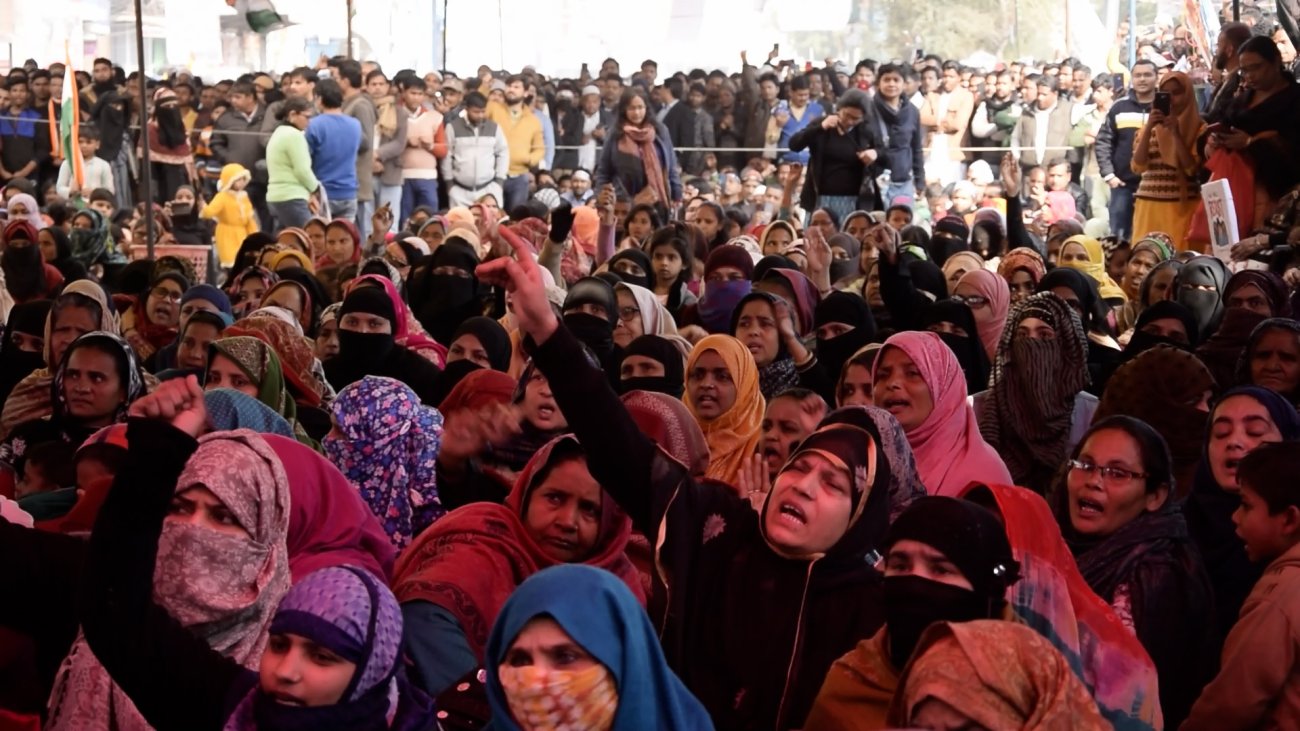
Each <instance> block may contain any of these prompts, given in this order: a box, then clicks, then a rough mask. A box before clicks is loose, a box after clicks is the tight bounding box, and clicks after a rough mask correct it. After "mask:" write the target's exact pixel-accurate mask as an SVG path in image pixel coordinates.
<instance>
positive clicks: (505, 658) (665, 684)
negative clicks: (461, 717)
mask: <svg viewBox="0 0 1300 731" xmlns="http://www.w3.org/2000/svg"><path fill="white" fill-rule="evenodd" d="M559 637H563V638H565V639H567V641H568V642H569V643H571V644H570V646H571V647H573V648H574V651H575V657H574V658H573V659H572V660H571V661H567V662H564V663H555V662H553V661H551V660H550V659H549V658H547V656H546V655H545V654H544V653H543V652H541V651H539V650H540V644H539V643H552V642H554V641H555V639H557V638H559ZM486 658H487V662H486V668H485V669H486V671H487V694H488V699H489V701H490V702H491V704H492V727H493V728H499V729H502V730H503V731H521V729H535V728H551V727H558V726H561V725H565V724H578V725H580V726H581V727H582V728H584V729H592V730H593V731H597V730H599V731H604V730H606V729H618V731H711V729H712V728H713V721H712V719H710V718H709V715H708V713H707V712H706V711H705V709H704V706H703V705H701V704H700V702H699V701H698V700H696V698H695V696H693V695H691V693H690V691H688V690H687V689H686V686H685V685H683V684H682V681H681V680H680V679H679V678H678V677H677V675H676V674H675V673H673V671H672V670H671V669H670V668H669V667H668V662H667V660H666V659H665V658H664V653H663V649H662V648H661V647H660V645H659V638H658V636H657V634H656V632H655V627H654V625H653V624H651V622H650V618H649V617H647V616H646V613H645V610H644V609H642V607H641V605H640V604H639V603H638V601H637V598H636V596H634V595H633V594H632V592H630V591H628V588H627V587H626V586H624V585H623V584H622V583H621V582H619V581H618V580H617V579H616V578H614V577H613V576H610V575H609V574H608V573H607V572H603V571H599V570H596V569H593V568H591V567H589V566H581V565H578V566H555V567H552V568H548V569H545V570H543V571H539V572H538V573H536V574H534V575H533V576H531V577H530V578H528V579H527V580H526V581H524V582H523V583H522V584H520V585H519V588H518V589H516V590H515V592H514V593H513V594H511V595H510V600H509V601H507V602H506V604H505V606H504V607H502V609H501V613H500V615H499V616H498V617H497V620H496V623H495V625H494V626H493V628H492V635H491V637H490V639H489V640H488V646H487V651H486Z"/></svg>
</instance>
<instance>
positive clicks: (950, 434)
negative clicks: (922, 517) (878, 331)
mask: <svg viewBox="0 0 1300 731" xmlns="http://www.w3.org/2000/svg"><path fill="white" fill-rule="evenodd" d="M890 347H894V348H898V349H899V350H901V351H903V353H905V354H906V355H907V357H908V358H911V359H912V362H913V363H915V364H916V367H917V368H918V369H919V370H920V371H921V378H922V379H923V380H924V381H925V384H926V387H928V388H929V389H930V398H931V399H932V400H933V402H934V409H933V410H932V411H931V412H930V415H929V416H927V417H926V419H925V421H924V422H923V423H922V424H921V425H920V426H918V427H916V428H915V429H912V430H909V431H908V432H907V443H908V444H910V445H912V452H913V453H914V454H915V455H916V467H917V472H918V473H919V474H920V476H921V483H922V484H924V485H925V491H926V494H927V495H943V496H945V497H956V496H957V494H958V493H960V492H961V491H962V489H963V488H965V487H966V486H967V485H969V484H970V483H972V482H985V483H988V482H993V483H998V484H1007V485H1009V484H1012V482H1013V481H1012V479H1011V473H1010V472H1008V471H1007V466H1006V465H1005V464H1004V463H1003V462H1002V458H1001V457H999V456H998V454H997V452H995V451H993V448H992V447H990V446H989V445H988V442H985V441H984V437H983V436H981V435H980V428H979V423H978V422H977V421H976V420H975V410H974V409H972V408H971V406H970V404H968V403H967V402H966V375H965V374H964V373H963V372H962V369H961V364H960V363H958V362H957V356H955V355H953V352H952V350H950V349H949V348H948V346H947V345H946V344H944V342H943V341H942V340H940V339H939V336H938V335H937V334H935V333H932V332H917V331H908V332H901V333H898V334H897V335H894V336H893V337H891V338H890V339H888V340H886V341H885V346H884V348H882V349H881V351H880V354H879V356H878V357H877V358H876V366H875V369H874V371H873V373H872V382H873V383H879V381H878V380H876V379H877V378H879V376H878V373H879V372H880V365H881V363H882V362H884V360H885V355H886V353H888V352H889V348H890Z"/></svg>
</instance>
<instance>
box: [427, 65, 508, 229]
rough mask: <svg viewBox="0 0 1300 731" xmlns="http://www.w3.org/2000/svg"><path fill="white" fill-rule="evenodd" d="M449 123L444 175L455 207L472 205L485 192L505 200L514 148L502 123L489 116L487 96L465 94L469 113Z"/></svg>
mask: <svg viewBox="0 0 1300 731" xmlns="http://www.w3.org/2000/svg"><path fill="white" fill-rule="evenodd" d="M450 119H451V121H450V122H448V123H447V126H446V128H445V129H446V134H447V156H446V157H444V158H443V159H442V177H443V179H444V180H446V181H447V185H448V192H447V197H448V201H449V202H450V203H451V205H452V206H469V205H472V204H473V203H474V202H475V201H477V200H478V199H479V198H481V197H483V196H484V195H493V196H495V197H496V199H497V200H501V199H502V184H503V183H504V182H505V179H506V176H507V175H508V174H509V169H510V147H509V144H508V143H507V142H506V136H505V133H504V132H502V130H501V126H500V125H498V124H497V123H496V122H494V121H492V120H490V119H488V118H487V99H485V98H483V95H482V94H480V93H478V92H477V91H473V92H470V93H469V94H467V95H466V96H465V113H464V114H461V115H458V116H456V117H451V118H450Z"/></svg>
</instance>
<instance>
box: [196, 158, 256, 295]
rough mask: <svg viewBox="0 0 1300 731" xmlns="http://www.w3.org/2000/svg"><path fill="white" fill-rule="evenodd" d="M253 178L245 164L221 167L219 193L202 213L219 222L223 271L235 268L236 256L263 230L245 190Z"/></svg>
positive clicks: (217, 234) (219, 248)
mask: <svg viewBox="0 0 1300 731" xmlns="http://www.w3.org/2000/svg"><path fill="white" fill-rule="evenodd" d="M252 177H253V176H252V174H251V173H249V172H248V169H247V168H245V167H244V166H243V165H239V164H236V163H230V164H229V165H226V166H225V167H223V168H221V179H220V180H219V181H218V183H217V194H216V195H215V196H213V197H212V202H211V203H209V204H207V205H206V206H204V207H203V212H202V213H200V214H199V215H200V216H201V217H203V218H210V219H213V220H215V221H216V222H217V233H216V243H217V260H218V261H219V262H221V267H222V268H223V269H227V268H230V267H231V266H233V265H234V263H235V256H236V255H237V254H238V253H239V247H240V246H241V245H242V244H243V243H244V239H245V238H246V237H248V236H249V235H250V234H255V233H257V232H258V230H259V229H258V226H257V216H256V214H254V213H253V202H252V201H251V200H249V198H248V193H247V192H246V191H245V190H244V188H246V187H248V181H249V180H251V179H252Z"/></svg>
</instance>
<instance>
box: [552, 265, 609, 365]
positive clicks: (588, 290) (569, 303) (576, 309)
mask: <svg viewBox="0 0 1300 731" xmlns="http://www.w3.org/2000/svg"><path fill="white" fill-rule="evenodd" d="M561 312H562V313H563V318H564V324H565V325H566V326H567V327H568V328H569V329H570V330H571V331H573V333H574V334H576V335H577V336H578V339H579V340H581V341H582V342H583V343H584V344H585V345H586V346H587V347H588V348H590V349H591V352H592V353H593V354H594V355H595V356H596V358H597V359H598V360H599V361H600V364H601V367H602V368H603V369H604V371H605V374H606V375H607V376H609V378H610V383H616V382H617V381H618V366H619V363H620V362H622V360H623V350H622V348H620V347H619V346H618V345H617V344H616V343H615V342H614V331H615V329H616V326H617V323H618V322H619V319H620V312H619V304H618V297H617V295H616V294H615V293H614V288H613V287H611V286H610V285H609V283H608V282H606V281H605V280H603V279H601V278H599V277H583V278H581V279H579V280H577V281H576V282H574V283H573V286H571V287H570V288H569V290H568V292H567V293H566V294H565V297H564V306H563V307H562V308H561Z"/></svg>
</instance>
